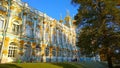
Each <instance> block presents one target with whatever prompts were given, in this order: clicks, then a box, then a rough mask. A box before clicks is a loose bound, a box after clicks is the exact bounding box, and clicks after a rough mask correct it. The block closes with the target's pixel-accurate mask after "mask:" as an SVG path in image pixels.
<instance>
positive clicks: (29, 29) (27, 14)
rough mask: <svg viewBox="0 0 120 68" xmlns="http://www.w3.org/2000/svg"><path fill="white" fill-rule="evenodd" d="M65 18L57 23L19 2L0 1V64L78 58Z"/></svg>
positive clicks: (70, 26) (68, 19)
mask: <svg viewBox="0 0 120 68" xmlns="http://www.w3.org/2000/svg"><path fill="white" fill-rule="evenodd" d="M75 29H76V28H75V26H74V25H73V20H72V18H71V17H70V16H69V15H67V16H66V17H65V19H64V20H60V21H57V20H56V19H53V18H51V17H49V16H48V15H47V14H45V13H42V12H40V11H38V10H36V9H34V8H32V7H30V6H29V5H28V4H27V3H24V2H21V0H0V51H1V52H0V59H1V60H0V61H1V62H2V63H7V62H17V61H18V60H20V61H21V62H31V61H32V62H64V61H66V62H71V60H72V59H73V58H75V57H76V58H77V57H79V54H80V52H79V48H78V47H76V31H75Z"/></svg>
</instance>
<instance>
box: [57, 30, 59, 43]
mask: <svg viewBox="0 0 120 68" xmlns="http://www.w3.org/2000/svg"><path fill="white" fill-rule="evenodd" d="M57 43H58V44H59V31H58V30H57Z"/></svg>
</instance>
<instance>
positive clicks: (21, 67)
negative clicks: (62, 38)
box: [0, 62, 107, 68]
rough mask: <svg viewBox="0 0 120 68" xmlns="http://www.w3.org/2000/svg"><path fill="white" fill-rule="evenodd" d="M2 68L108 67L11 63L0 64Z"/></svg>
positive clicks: (98, 65)
mask: <svg viewBox="0 0 120 68" xmlns="http://www.w3.org/2000/svg"><path fill="white" fill-rule="evenodd" d="M0 68H107V65H106V64H103V63H100V62H81V63H67V62H66V63H11V64H0Z"/></svg>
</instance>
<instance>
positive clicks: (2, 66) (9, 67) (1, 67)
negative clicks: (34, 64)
mask: <svg viewBox="0 0 120 68" xmlns="http://www.w3.org/2000/svg"><path fill="white" fill-rule="evenodd" d="M0 68H22V67H19V66H17V65H15V64H0Z"/></svg>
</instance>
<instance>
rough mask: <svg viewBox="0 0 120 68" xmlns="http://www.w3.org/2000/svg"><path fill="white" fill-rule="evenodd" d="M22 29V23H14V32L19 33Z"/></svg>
mask: <svg viewBox="0 0 120 68" xmlns="http://www.w3.org/2000/svg"><path fill="white" fill-rule="evenodd" d="M20 29H21V26H20V25H16V24H13V29H12V30H13V32H14V33H15V34H19V33H20Z"/></svg>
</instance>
